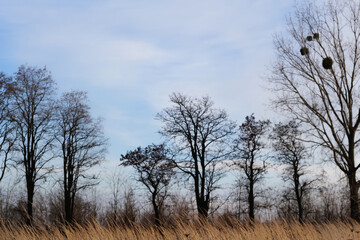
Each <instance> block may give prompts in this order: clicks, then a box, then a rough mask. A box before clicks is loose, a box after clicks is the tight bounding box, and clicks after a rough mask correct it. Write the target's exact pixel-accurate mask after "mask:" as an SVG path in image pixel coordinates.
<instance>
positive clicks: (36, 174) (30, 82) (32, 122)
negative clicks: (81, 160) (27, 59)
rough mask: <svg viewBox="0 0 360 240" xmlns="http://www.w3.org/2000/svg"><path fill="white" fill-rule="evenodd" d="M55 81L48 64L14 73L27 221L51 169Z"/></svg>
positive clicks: (13, 104)
mask: <svg viewBox="0 0 360 240" xmlns="http://www.w3.org/2000/svg"><path fill="white" fill-rule="evenodd" d="M54 90H55V88H54V81H53V80H52V78H51V75H50V73H49V72H48V71H47V70H46V68H36V67H28V66H24V65H22V66H20V67H19V69H18V71H17V72H16V74H15V82H14V87H13V88H12V101H11V106H10V114H9V117H10V120H11V121H12V122H13V123H14V126H15V129H16V134H17V135H18V141H17V144H16V148H17V150H18V151H19V152H20V153H21V155H22V157H21V158H20V159H19V160H18V161H17V163H18V165H20V166H22V170H23V171H24V173H25V180H26V189H27V223H28V224H32V221H33V199H34V191H35V186H36V183H37V182H38V181H40V180H45V177H46V175H47V174H48V173H49V172H50V170H51V169H50V168H48V167H47V163H48V162H49V161H50V160H51V159H52V157H53V154H51V152H50V150H51V149H52V143H53V139H54V137H53V134H52V132H51V131H52V129H53V117H54V104H53V103H54V101H53V97H54V96H53V95H54Z"/></svg>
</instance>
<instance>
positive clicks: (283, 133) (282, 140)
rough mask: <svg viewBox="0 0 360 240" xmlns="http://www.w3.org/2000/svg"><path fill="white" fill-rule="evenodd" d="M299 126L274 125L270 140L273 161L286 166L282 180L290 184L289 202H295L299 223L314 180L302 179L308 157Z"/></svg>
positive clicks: (288, 124) (290, 122) (291, 123)
mask: <svg viewBox="0 0 360 240" xmlns="http://www.w3.org/2000/svg"><path fill="white" fill-rule="evenodd" d="M299 127H300V125H299V124H298V123H296V122H295V121H289V122H287V123H278V124H275V126H274V128H273V134H272V135H271V138H272V140H273V142H272V145H273V149H274V150H275V159H276V160H277V161H279V162H280V163H282V164H284V165H285V166H286V168H285V172H284V174H283V180H284V181H286V182H289V181H290V182H291V191H290V192H291V194H289V200H295V201H296V204H297V214H298V219H299V221H300V222H302V221H303V220H304V199H305V195H306V194H307V193H308V192H309V191H310V189H311V185H312V183H313V182H314V181H315V180H309V179H304V175H305V173H306V169H305V168H306V165H305V161H306V158H307V157H308V153H307V150H306V148H305V145H304V143H303V142H302V141H301V135H302V132H301V130H300V129H299Z"/></svg>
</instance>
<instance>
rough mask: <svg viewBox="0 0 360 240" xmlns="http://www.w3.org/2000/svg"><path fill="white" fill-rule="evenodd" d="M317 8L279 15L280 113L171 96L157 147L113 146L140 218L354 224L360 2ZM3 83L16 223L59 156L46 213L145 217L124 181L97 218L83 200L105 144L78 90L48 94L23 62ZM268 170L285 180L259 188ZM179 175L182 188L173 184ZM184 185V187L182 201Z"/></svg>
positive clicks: (276, 71)
mask: <svg viewBox="0 0 360 240" xmlns="http://www.w3.org/2000/svg"><path fill="white" fill-rule="evenodd" d="M316 4H319V5H316ZM316 4H315V3H314V4H313V3H306V4H303V3H302V5H300V6H298V8H297V9H296V10H295V12H294V14H293V15H292V16H291V17H289V18H288V20H287V25H288V28H287V32H286V35H281V34H278V35H276V37H275V39H274V44H275V51H276V61H275V62H274V63H273V66H272V72H271V73H270V74H269V77H268V80H269V81H268V82H269V88H270V89H271V90H272V91H273V96H274V98H273V100H272V105H273V106H274V107H275V109H277V110H278V111H279V112H280V113H281V114H282V115H285V116H286V119H287V120H284V121H283V122H274V123H270V121H269V120H266V119H261V120H258V119H256V118H255V116H254V115H249V116H247V117H246V118H245V120H244V121H243V122H242V123H241V124H237V123H236V122H235V121H232V120H231V119H230V118H229V117H228V115H227V113H226V112H225V110H223V109H219V108H216V107H214V103H213V102H212V101H211V99H210V98H209V97H201V98H195V97H191V96H186V95H184V94H181V93H173V94H172V95H171V96H170V102H171V105H170V106H169V107H167V108H164V109H163V110H162V111H161V112H159V113H158V114H157V115H156V119H157V120H158V121H159V122H161V123H162V125H161V129H159V133H160V134H161V135H162V136H163V137H164V142H165V143H164V144H161V143H160V144H155V143H153V144H151V143H149V145H148V146H140V147H138V148H136V149H132V150H129V151H128V152H127V153H123V154H121V153H119V155H121V156H120V162H119V164H121V165H123V166H130V167H132V168H133V169H134V174H135V175H136V180H137V181H138V182H139V183H140V184H141V185H142V186H143V191H142V192H143V193H148V195H147V197H148V198H147V200H148V202H149V203H150V205H151V209H152V210H151V211H150V212H151V214H150V215H149V216H150V217H149V218H147V219H152V220H151V222H153V223H154V224H156V225H160V224H163V223H164V222H170V220H171V219H173V218H174V217H175V216H186V218H188V217H189V218H193V217H195V216H198V218H200V219H202V220H204V219H211V218H212V217H214V214H217V215H219V214H221V213H222V214H225V213H226V214H225V215H234V216H236V217H237V218H238V219H247V220H254V219H257V218H261V217H263V216H270V218H276V217H280V218H295V219H297V220H298V221H300V222H303V221H305V220H311V219H313V220H317V221H320V220H326V219H334V218H339V217H351V218H352V219H354V220H357V221H360V208H359V187H360V181H359V180H358V177H357V174H358V170H359V168H360V162H359V160H358V155H359V147H360V137H359V134H358V133H359V126H360V93H359V91H360V81H359V79H360V51H359V49H360V24H359V22H360V3H359V2H358V1H354V0H346V1H342V2H334V1H329V2H328V3H316ZM299 50H300V51H299ZM0 79H1V82H0V84H1V85H0V91H1V99H0V100H1V101H0V110H1V112H0V114H1V115H0V117H1V119H0V137H1V138H0V143H1V145H0V147H1V148H0V153H1V161H2V162H1V164H2V165H1V166H2V167H1V170H2V172H1V175H0V180H1V179H3V176H4V173H5V171H6V169H7V166H8V165H9V163H10V162H11V165H14V167H16V168H17V169H20V170H21V171H22V173H23V177H24V182H25V187H26V192H27V194H26V197H24V199H23V200H22V201H24V202H25V203H26V204H25V206H26V207H25V210H23V211H22V213H23V214H24V215H23V217H22V219H26V222H27V223H28V224H32V223H33V220H34V213H33V209H34V204H35V202H34V195H35V190H36V188H37V187H38V186H39V184H40V183H42V182H44V181H48V179H49V176H53V175H52V174H51V173H52V168H51V167H50V166H51V162H53V161H55V159H57V160H59V159H61V162H62V164H61V167H60V168H61V172H62V177H61V178H59V179H55V181H57V182H58V183H60V186H61V191H60V193H59V195H56V194H55V196H58V197H57V198H53V199H55V200H56V199H57V200H56V201H55V200H54V201H50V202H49V200H47V201H43V203H42V204H40V205H39V209H41V207H44V208H46V207H51V206H54V208H49V209H58V211H55V212H56V214H53V215H52V216H59V217H57V219H58V221H60V222H67V223H73V222H74V221H75V220H76V221H80V219H81V218H82V217H84V216H85V217H87V216H86V215H87V214H90V213H94V214H91V216H96V217H97V218H100V215H101V216H103V217H101V218H102V219H104V222H108V223H109V222H115V223H116V222H122V223H124V222H128V223H129V222H132V221H140V220H139V219H144V218H143V217H145V215H146V214H145V213H144V208H142V211H140V212H141V213H142V214H140V215H141V216H142V217H139V216H140V215H139V211H136V210H135V209H136V204H135V202H136V199H139V197H137V196H135V195H134V194H135V192H134V191H132V190H131V189H129V190H128V191H127V192H126V194H124V198H123V199H122V200H121V198H120V197H119V196H120V195H121V194H120V192H121V191H120V190H119V189H121V188H117V187H115V188H114V189H118V190H116V191H115V190H114V192H113V195H112V196H113V201H111V204H109V206H108V208H107V210H103V211H102V214H99V212H101V211H98V209H96V208H94V207H92V206H94V205H93V204H95V203H96V201H90V202H86V201H85V202H84V198H83V195H82V196H80V195H79V194H78V193H79V191H80V190H83V189H86V188H89V187H91V186H94V185H96V183H97V178H96V176H93V175H90V174H87V170H88V169H89V168H91V167H93V166H95V165H97V164H99V163H100V162H101V160H102V159H103V158H104V153H105V151H106V143H107V141H106V138H105V137H104V136H103V132H102V127H101V121H99V120H95V119H94V118H92V117H91V115H90V113H89V106H88V103H87V98H86V94H85V93H84V92H81V91H73V92H69V93H64V94H63V95H62V97H61V98H59V99H55V98H54V96H56V95H55V94H54V93H55V87H54V82H53V80H52V79H51V76H50V74H49V72H48V71H47V70H46V69H38V68H34V67H27V66H20V67H19V70H18V71H17V73H16V74H15V75H14V76H13V77H8V76H5V75H4V74H2V75H1V78H0ZM313 159H316V161H313V162H311V161H312V160H313ZM59 162H60V161H59ZM322 164H328V165H329V166H332V167H333V169H334V170H337V171H338V172H340V173H341V177H342V179H343V182H342V183H341V185H339V186H332V185H329V184H324V182H327V179H326V178H322V177H321V176H319V175H316V174H314V173H321V172H322V169H323V165H322ZM275 166H278V169H280V170H281V172H282V177H281V178H282V183H281V186H282V188H281V189H269V188H265V187H266V186H268V184H265V181H264V179H265V174H267V173H268V172H269V171H270V170H272V169H274V167H275ZM311 169H314V170H313V171H311ZM230 171H231V172H233V173H235V175H236V176H237V177H236V178H237V180H234V181H233V182H234V185H233V189H232V190H231V191H230V192H231V195H229V196H228V197H223V198H222V199H223V200H227V201H223V202H222V201H221V199H220V198H219V196H218V195H217V193H219V191H220V189H222V188H223V187H224V186H223V185H222V184H221V182H222V180H224V178H225V175H226V174H228V173H229V172H230ZM181 182H182V183H186V184H185V185H186V186H184V185H178V186H177V188H176V190H175V186H176V185H175V183H181ZM115 185H116V186H117V185H118V184H115ZM171 189H173V190H171ZM182 189H188V190H189V192H188V193H187V195H186V198H185V200H184V201H181V200H180V199H182V198H181V195H182V194H180V193H179V192H181V191H182ZM176 191H179V192H178V193H176V194H174V193H175V192H176ZM279 191H280V192H279ZM119 194H120V195H119ZM136 194H139V192H136ZM44 197H45V196H44ZM231 199H232V200H233V201H231ZM46 202H49V204H47V205H44V203H46ZM224 202H225V203H224ZM9 203H10V204H9V206H13V205H14V202H12V201H9ZM87 204H88V205H87ZM20 205H21V204H20ZM20 205H19V204H16V206H17V208H16V209H18V206H20ZM95 205H96V204H95ZM232 205H233V207H231V206H232ZM55 206H56V207H55ZM59 206H60V207H59ZM87 206H88V207H89V208H87ZM5 209H11V208H10V207H8V208H5ZM21 209H23V208H21ZM82 209H87V210H86V212H81V211H82ZM90 209H93V210H94V209H95V210H94V211H92V210H90ZM180 209H181V211H180ZM226 209H227V211H225V210H226ZM5 212H6V211H5ZM39 212H46V211H45V210H44V211H39ZM48 212H52V211H48ZM244 213H245V214H244ZM10 215H11V214H10ZM75 215H76V216H77V217H76V218H77V219H75ZM8 216H9V215H8ZM47 216H50V215H47ZM80 216H82V217H80ZM111 216H112V217H111ZM124 216H125V217H124ZM4 218H6V217H4ZM47 219H49V218H47Z"/></svg>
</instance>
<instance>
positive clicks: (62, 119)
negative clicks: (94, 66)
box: [55, 91, 107, 223]
mask: <svg viewBox="0 0 360 240" xmlns="http://www.w3.org/2000/svg"><path fill="white" fill-rule="evenodd" d="M57 110H58V111H57V131H56V135H55V138H56V140H57V142H58V143H59V144H60V147H61V155H62V159H63V165H62V168H63V180H62V184H63V191H64V207H65V209H64V211H65V221H66V222H67V223H72V222H73V220H74V204H75V200H76V195H77V193H78V191H79V190H82V189H84V188H87V187H90V186H93V185H95V184H97V183H98V182H97V181H94V180H96V179H97V176H96V175H91V174H86V171H87V170H89V169H90V168H92V167H94V166H95V165H98V164H99V163H100V162H101V161H102V160H103V159H104V154H105V152H106V145H107V140H106V139H105V137H104V134H103V131H102V124H101V120H100V119H98V120H94V119H93V118H92V117H91V115H90V112H89V110H90V107H89V106H88V103H87V95H86V93H85V92H81V91H72V92H68V93H64V94H63V95H62V97H61V99H60V101H58V104H57Z"/></svg>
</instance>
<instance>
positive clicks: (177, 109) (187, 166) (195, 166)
mask: <svg viewBox="0 0 360 240" xmlns="http://www.w3.org/2000/svg"><path fill="white" fill-rule="evenodd" d="M170 101H171V103H172V104H173V106H172V107H168V108H165V109H164V110H163V111H162V112H161V113H159V114H158V115H157V119H159V120H160V121H162V122H163V124H164V125H163V127H162V129H161V131H160V133H161V134H162V135H163V136H165V137H167V139H168V140H169V141H172V143H173V145H174V148H175V150H174V152H175V153H177V156H176V158H175V160H173V162H174V164H175V166H176V167H177V168H178V169H179V170H180V171H181V172H182V173H184V174H185V176H187V177H189V178H190V179H191V180H193V184H194V185H193V188H192V189H193V190H194V193H195V199H196V205H197V210H198V213H199V216H200V217H202V218H207V216H208V211H209V206H210V201H211V194H212V192H213V191H214V190H215V189H217V188H218V185H217V183H218V181H219V180H220V179H221V177H222V176H223V174H222V170H221V166H220V164H219V163H220V162H221V161H222V160H224V159H227V157H228V156H229V155H230V153H231V149H229V146H228V145H229V142H230V141H229V138H230V137H231V136H232V135H233V133H234V131H235V128H236V124H235V123H234V122H232V121H230V120H229V118H228V115H227V114H226V112H225V111H224V110H220V109H216V108H214V107H213V105H214V104H213V102H212V101H211V100H210V98H209V97H202V98H192V97H188V96H185V95H182V94H180V93H173V94H172V95H171V96H170Z"/></svg>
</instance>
